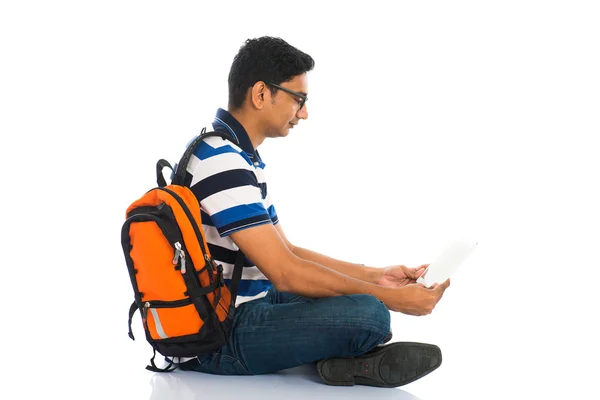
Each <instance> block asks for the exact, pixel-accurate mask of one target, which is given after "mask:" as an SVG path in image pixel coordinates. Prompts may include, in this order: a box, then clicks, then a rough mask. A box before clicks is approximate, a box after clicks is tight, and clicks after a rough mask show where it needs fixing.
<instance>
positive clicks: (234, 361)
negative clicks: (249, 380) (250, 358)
mask: <svg viewBox="0 0 600 400" xmlns="http://www.w3.org/2000/svg"><path fill="white" fill-rule="evenodd" d="M219 357H220V358H221V360H219V362H220V361H222V360H223V359H225V360H226V361H230V362H231V364H232V365H233V366H234V368H235V365H236V364H237V365H239V366H240V367H241V368H242V370H243V372H245V373H246V374H248V375H250V372H249V371H248V368H246V366H245V365H244V364H243V363H242V360H240V359H239V358H236V357H232V356H230V355H227V354H220V355H219Z"/></svg>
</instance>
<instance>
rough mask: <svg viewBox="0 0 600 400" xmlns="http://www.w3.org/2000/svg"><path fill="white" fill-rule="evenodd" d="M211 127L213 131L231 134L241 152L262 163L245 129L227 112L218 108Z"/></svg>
mask: <svg viewBox="0 0 600 400" xmlns="http://www.w3.org/2000/svg"><path fill="white" fill-rule="evenodd" d="M212 125H213V129H214V130H215V131H225V132H228V133H229V134H231V135H232V136H233V137H234V139H236V140H237V141H238V142H239V144H240V147H241V148H242V150H244V152H245V153H246V154H247V155H248V157H250V158H251V159H252V160H253V161H258V162H261V163H262V160H261V159H260V155H259V154H258V151H256V150H255V149H254V147H253V146H252V142H251V141H250V137H249V136H248V132H246V129H244V127H243V126H242V124H240V123H239V122H238V120H237V119H235V117H234V116H233V115H231V113H230V112H229V111H226V110H223V109H222V108H219V109H218V110H217V115H216V116H215V119H214V121H213V123H212Z"/></svg>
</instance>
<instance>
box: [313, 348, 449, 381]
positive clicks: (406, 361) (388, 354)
mask: <svg viewBox="0 0 600 400" xmlns="http://www.w3.org/2000/svg"><path fill="white" fill-rule="evenodd" d="M441 364H442V351H441V350H440V348H439V347H438V346H436V345H433V344H426V343H413V342H399V343H392V344H388V345H386V346H383V347H381V348H378V349H375V350H372V351H370V352H369V353H367V354H364V355H362V356H357V357H350V358H328V359H324V360H321V361H319V362H318V363H317V370H318V371H319V375H320V376H321V379H322V380H323V382H325V383H326V384H328V385H333V386H353V385H367V386H377V387H388V388H391V387H398V386H402V385H406V384H408V383H411V382H414V381H416V380H417V379H419V378H422V377H424V376H425V375H427V374H429V373H430V372H432V371H434V370H435V369H437V368H438V367H439V366H440V365H441Z"/></svg>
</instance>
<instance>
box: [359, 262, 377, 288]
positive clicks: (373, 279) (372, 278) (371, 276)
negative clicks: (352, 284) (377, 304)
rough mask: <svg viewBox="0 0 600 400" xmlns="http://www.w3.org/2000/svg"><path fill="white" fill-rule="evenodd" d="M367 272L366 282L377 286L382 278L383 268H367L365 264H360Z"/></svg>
mask: <svg viewBox="0 0 600 400" xmlns="http://www.w3.org/2000/svg"><path fill="white" fill-rule="evenodd" d="M360 265H361V266H362V267H363V268H364V269H365V270H366V279H365V281H366V282H369V283H373V284H375V285H377V284H378V283H379V279H380V278H381V271H382V269H381V268H375V267H367V266H366V265H365V264H360Z"/></svg>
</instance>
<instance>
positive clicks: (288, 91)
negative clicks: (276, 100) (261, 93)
mask: <svg viewBox="0 0 600 400" xmlns="http://www.w3.org/2000/svg"><path fill="white" fill-rule="evenodd" d="M267 85H269V86H273V87H276V88H277V89H281V90H283V91H284V92H286V93H289V94H291V95H292V96H296V97H299V98H300V100H299V101H298V104H300V108H299V109H298V111H300V110H302V107H304V103H306V100H308V96H306V95H304V94H302V93H298V92H294V91H293V90H290V89H288V88H284V87H283V86H279V85H276V84H274V83H267Z"/></svg>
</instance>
